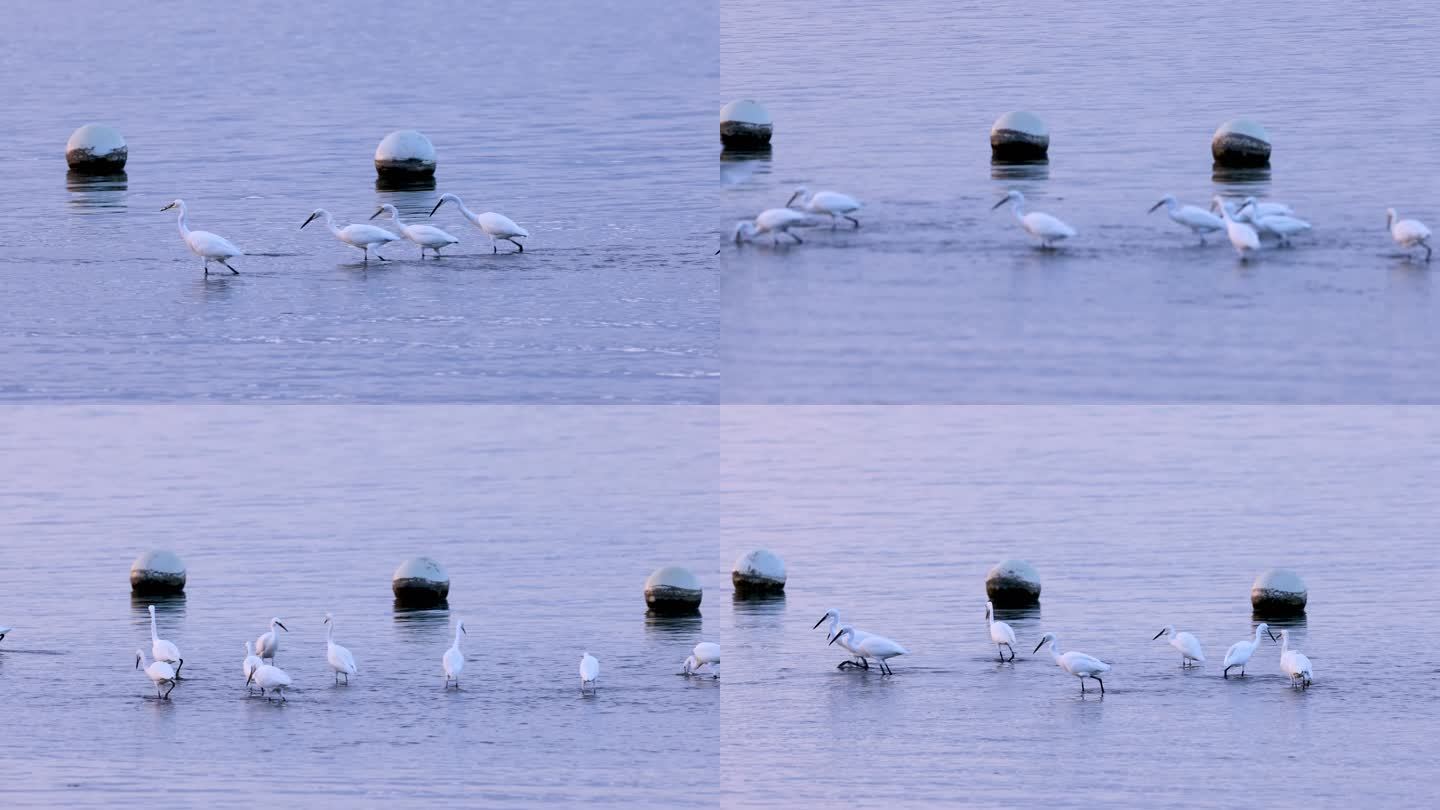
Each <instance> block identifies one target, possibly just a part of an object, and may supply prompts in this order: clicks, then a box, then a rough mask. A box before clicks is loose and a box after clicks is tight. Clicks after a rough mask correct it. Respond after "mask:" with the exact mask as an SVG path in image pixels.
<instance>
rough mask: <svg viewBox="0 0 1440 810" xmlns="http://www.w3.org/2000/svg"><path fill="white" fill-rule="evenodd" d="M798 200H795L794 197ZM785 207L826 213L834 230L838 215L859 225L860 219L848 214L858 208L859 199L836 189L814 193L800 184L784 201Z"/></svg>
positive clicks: (856, 225)
mask: <svg viewBox="0 0 1440 810" xmlns="http://www.w3.org/2000/svg"><path fill="white" fill-rule="evenodd" d="M797 197H798V198H799V200H800V201H799V202H796V201H795V200H796V198H797ZM785 207H786V208H800V209H802V210H805V211H809V212H810V213H812V214H828V215H829V216H830V229H831V230H834V229H835V227H836V226H837V225H838V224H839V219H837V218H838V217H844V218H845V219H848V220H850V221H851V222H853V223H855V227H856V228H859V227H860V220H858V219H856V218H855V217H852V216H850V215H851V214H853V213H855V212H856V211H859V210H860V201H859V200H857V199H855V198H854V197H851V196H850V195H848V194H841V193H840V192H838V191H817V192H815V193H814V194H811V193H810V190H809V189H807V188H805V187H804V186H801V187H799V188H797V189H795V193H794V194H791V195H790V199H789V200H788V201H786V203H785Z"/></svg>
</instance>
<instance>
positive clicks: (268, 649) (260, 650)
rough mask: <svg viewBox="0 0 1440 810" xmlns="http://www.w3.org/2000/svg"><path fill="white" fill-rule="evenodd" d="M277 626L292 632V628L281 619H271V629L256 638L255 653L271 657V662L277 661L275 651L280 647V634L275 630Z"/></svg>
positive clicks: (263, 656) (263, 657) (262, 656)
mask: <svg viewBox="0 0 1440 810" xmlns="http://www.w3.org/2000/svg"><path fill="white" fill-rule="evenodd" d="M277 627H278V628H280V629H281V630H284V631H285V632H287V633H288V632H290V628H288V627H286V626H285V625H284V624H283V623H282V622H281V621H280V620H279V619H271V620H270V629H269V631H267V632H264V633H261V634H260V637H259V638H257V639H255V654H256V655H258V656H260V657H261V658H262V659H269V660H270V662H271V663H274V662H275V653H276V652H277V651H279V649H280V634H279V633H277V632H275V628H277Z"/></svg>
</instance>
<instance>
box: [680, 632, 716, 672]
mask: <svg viewBox="0 0 1440 810" xmlns="http://www.w3.org/2000/svg"><path fill="white" fill-rule="evenodd" d="M719 666H720V645H719V644H716V643H715V642H713V641H702V642H700V643H699V644H696V645H695V649H694V650H692V651H691V652H690V657H689V658H686V659H685V666H684V671H683V672H681V673H680V674H681V675H687V676H689V675H700V674H702V673H701V672H700V670H702V669H704V668H705V667H711V677H712V678H718V677H720V673H719V672H718V671H716V670H715V668H716V667H719Z"/></svg>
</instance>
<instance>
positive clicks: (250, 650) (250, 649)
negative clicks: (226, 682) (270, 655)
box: [240, 641, 265, 695]
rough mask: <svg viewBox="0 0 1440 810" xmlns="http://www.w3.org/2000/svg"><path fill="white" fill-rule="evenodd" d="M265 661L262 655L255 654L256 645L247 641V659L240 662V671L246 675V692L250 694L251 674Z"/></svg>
mask: <svg viewBox="0 0 1440 810" xmlns="http://www.w3.org/2000/svg"><path fill="white" fill-rule="evenodd" d="M263 663H265V662H264V661H261V660H260V656H258V655H256V654H255V645H254V644H253V643H252V642H249V641H247V642H245V661H244V662H243V663H241V664H240V672H241V673H242V674H244V676H245V694H247V695H248V694H250V676H251V675H254V674H255V670H257V669H259V668H260V665H261V664H263Z"/></svg>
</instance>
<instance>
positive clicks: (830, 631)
mask: <svg viewBox="0 0 1440 810" xmlns="http://www.w3.org/2000/svg"><path fill="white" fill-rule="evenodd" d="M827 619H828V620H829V622H830V626H829V627H826V628H825V641H826V643H827V644H828V643H830V642H832V641H834V640H835V631H836V630H837V629H838V628H839V627H840V625H841V624H842V622H841V621H840V611H838V610H835V609H833V608H832V609H830V610H827V611H825V615H824V616H821V617H820V620H819V621H817V622H815V626H814V627H812V628H810V629H811V630H814V629H815V628H816V627H819V626H820V625H822V624H824V623H825V622H826V620H827ZM850 629H851V630H854V631H855V632H854V633H852V634H851V635H850V636H847V637H846V638H845V639H843V640H841V641H840V642H839V644H840V646H841V647H844V648H845V649H847V650H849V651H850V660H848V661H841V662H840V663H838V664H836V665H835V668H836V669H844V668H845V667H864V668H865V669H869V668H870V662H868V661H866V660H865V659H864V658H861V657H860V653H858V652H856V651H855V649H854V648H853V647H852V646H851V645H852V644H853V643H857V642H859V641H861V640H862V639H864V638H865V637H866V636H868V635H870V634H869V633H867V632H865V631H864V630H861V629H859V628H857V627H854V626H850Z"/></svg>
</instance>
